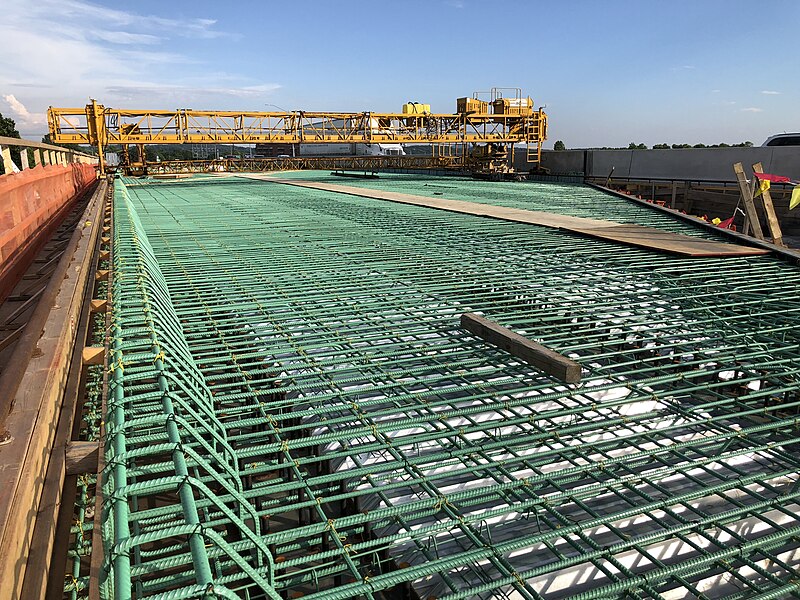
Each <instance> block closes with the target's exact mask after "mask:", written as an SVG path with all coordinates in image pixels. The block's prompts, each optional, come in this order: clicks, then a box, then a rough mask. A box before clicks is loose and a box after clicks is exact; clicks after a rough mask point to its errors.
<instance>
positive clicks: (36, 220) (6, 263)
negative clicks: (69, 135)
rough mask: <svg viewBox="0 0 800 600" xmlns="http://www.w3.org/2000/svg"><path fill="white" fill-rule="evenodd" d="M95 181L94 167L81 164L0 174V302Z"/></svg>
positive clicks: (41, 167) (40, 167) (50, 166)
mask: <svg viewBox="0 0 800 600" xmlns="http://www.w3.org/2000/svg"><path fill="white" fill-rule="evenodd" d="M95 180H96V174H95V167H94V165H90V164H81V163H69V164H66V165H49V166H41V165H40V166H37V167H34V168H33V169H25V170H24V171H20V172H19V173H12V174H8V175H0V302H2V301H3V300H4V299H5V298H6V297H7V296H8V294H9V293H10V292H11V290H12V289H13V287H14V286H15V285H16V283H17V281H18V280H19V278H20V277H22V274H23V273H24V271H25V269H27V268H28V266H29V265H30V262H31V261H32V260H33V259H34V257H35V254H36V252H38V250H39V248H41V246H42V245H43V244H44V242H46V241H47V238H48V237H49V236H50V235H51V234H52V232H53V230H54V228H55V227H56V226H57V225H58V223H59V221H60V219H61V218H62V217H63V216H64V215H65V214H66V211H67V210H69V208H70V207H71V206H72V204H73V203H74V201H75V200H76V199H77V198H78V196H79V195H80V194H81V193H82V192H83V191H84V190H86V189H87V188H88V187H89V186H90V185H91V184H92V183H94V181H95Z"/></svg>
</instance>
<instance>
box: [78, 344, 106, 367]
mask: <svg viewBox="0 0 800 600" xmlns="http://www.w3.org/2000/svg"><path fill="white" fill-rule="evenodd" d="M105 353H106V349H105V348H104V347H103V346H86V347H85V348H84V349H83V353H82V356H81V359H82V360H83V364H84V365H102V364H103V362H105V358H106V356H105Z"/></svg>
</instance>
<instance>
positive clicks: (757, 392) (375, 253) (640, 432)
mask: <svg viewBox="0 0 800 600" xmlns="http://www.w3.org/2000/svg"><path fill="white" fill-rule="evenodd" d="M393 180H394V181H396V188H401V187H402V186H403V185H407V186H411V185H412V184H414V185H421V184H422V183H421V182H424V181H426V180H424V179H420V178H413V177H406V178H402V177H396V178H394V179H393ZM140 183H141V182H140ZM384 185H386V186H387V188H391V187H392V184H391V182H389V183H385V184H384ZM447 185H452V186H456V188H458V186H464V187H465V188H466V187H467V186H469V188H468V189H469V193H470V194H471V195H473V196H477V195H479V193H480V192H479V190H480V189H486V190H491V189H494V188H492V187H491V185H492V184H482V186H483V187H474V186H475V184H474V183H473V182H464V181H460V180H457V179H452V180H448V182H447ZM520 186H521V187H520V189H524V190H525V193H526V194H529V195H530V196H531V201H535V200H537V199H538V200H539V203H540V204H542V203H543V201H542V200H541V199H542V198H546V197H547V194H548V193H550V191H549V190H551V188H549V187H548V184H520ZM560 187H562V188H571V189H572V190H573V191H574V194H575V198H576V199H575V206H578V205H580V204H581V202H583V201H584V200H582V199H581V198H587V197H591V198H592V200H591V201H592V202H594V201H595V197H594V195H595V193H596V192H595V191H594V190H592V191H591V194H589V195H587V189H586V188H582V187H580V186H560ZM401 191H402V190H401ZM456 191H458V189H456ZM559 194H562V195H563V191H560V192H559ZM486 201H491V199H487V200H486ZM114 204H115V209H114V251H113V262H114V268H113V288H112V291H113V300H114V302H113V330H112V332H111V335H112V353H111V356H110V363H111V364H110V365H109V368H110V369H111V370H112V372H111V381H112V383H111V389H110V397H109V399H108V402H107V412H106V415H105V422H106V427H107V441H106V447H105V460H106V464H107V465H108V467H107V469H106V472H105V478H104V484H103V489H104V495H105V511H104V525H103V537H104V540H105V544H104V545H105V552H106V558H105V575H104V579H103V581H102V582H101V592H102V595H103V597H106V598H111V597H115V598H129V597H135V598H161V599H166V598H195V597H213V596H217V597H230V598H237V597H238V598H252V599H255V598H286V597H288V598H292V597H299V596H300V595H303V597H304V598H312V599H320V600H321V599H326V600H328V599H337V598H342V599H343V598H413V597H419V598H439V599H441V598H448V599H455V598H515V599H516V598H531V599H532V598H536V599H540V598H546V599H548V600H550V599H559V598H579V599H589V598H623V597H624V598H664V599H669V598H679V597H680V598H684V597H694V598H697V597H699V598H730V599H739V598H741V599H744V598H763V599H766V598H782V597H786V596H790V595H797V593H798V589H800V583H798V568H797V567H798V553H800V537H798V536H800V517H798V513H799V512H800V504H799V503H798V496H800V487H798V481H800V480H799V479H798V467H799V466H800V464H799V463H800V461H799V460H798V455H797V448H798V446H797V442H798V441H799V440H800V434H798V429H797V424H798V414H797V413H798V406H800V396H799V395H798V390H800V381H798V372H799V371H800V360H798V355H799V354H800V351H799V350H800V334H799V333H798V327H797V325H796V324H797V317H798V315H800V299H799V298H798V294H797V289H798V285H799V284H800V269H799V268H798V267H796V266H792V265H789V264H787V263H786V262H782V261H781V260H779V259H778V258H774V257H769V256H760V257H746V258H728V259H724V260H720V259H705V258H700V259H697V258H694V259H682V258H676V257H673V256H666V255H662V254H655V253H652V252H649V251H647V250H640V249H636V248H632V247H622V246H618V245H616V244H612V243H607V242H603V241H601V240H597V239H587V238H582V237H578V236H576V235H573V234H569V233H566V232H562V231H558V230H552V229H547V228H544V227H538V226H532V225H523V224H517V223H511V222H504V221H496V220H489V219H483V218H480V217H475V216H471V215H461V214H455V213H446V212H443V211H436V210H431V209H427V208H422V207H416V206H409V205H402V204H395V203H376V202H375V201H371V200H368V199H364V198H359V197H355V196H345V195H342V194H335V193H330V192H323V191H318V190H309V189H302V188H296V187H289V186H278V185H265V184H263V183H260V182H253V181H245V180H242V179H236V178H228V179H220V180H210V179H205V180H200V181H193V180H187V181H181V182H170V183H164V182H159V183H152V184H147V183H146V182H145V184H144V185H138V186H136V187H131V188H129V189H126V187H125V185H124V182H122V181H117V182H116V184H115V200H114ZM605 205H606V207H607V209H608V211H609V212H613V213H614V214H616V215H622V216H623V217H626V216H627V217H628V218H631V219H634V218H638V217H636V215H635V214H634V213H636V214H637V215H638V214H642V213H641V212H640V211H641V210H642V208H641V207H638V206H632V205H630V204H626V203H625V201H624V200H621V199H617V198H614V197H611V196H608V197H607V198H606V199H605ZM595 210H596V211H597V212H598V213H599V214H597V215H596V216H597V217H598V218H603V212H602V210H603V206H602V203H601V204H598V205H597V208H596V209H595ZM645 212H646V211H645ZM616 220H620V219H619V218H617V219H616ZM656 220H657V221H658V222H657V223H656V224H655V225H653V224H652V223H648V224H651V225H653V226H658V227H662V226H663V227H665V228H673V229H675V230H680V231H681V232H685V231H687V230H688V229H691V228H690V227H689V226H687V225H685V224H675V223H673V222H671V221H669V220H668V219H665V217H664V216H662V215H659V216H658V217H657V218H656ZM620 222H624V221H622V220H620ZM698 235H699V236H700V237H706V236H708V235H709V234H707V233H706V232H702V233H700V234H698ZM468 311H469V312H479V313H483V314H485V315H486V316H487V317H488V318H491V319H492V320H495V321H497V322H499V323H501V324H503V325H504V326H507V327H510V328H512V329H513V330H514V331H517V332H518V333H520V334H523V335H525V336H527V337H530V338H532V339H535V340H537V341H539V342H541V343H542V344H545V345H547V346H548V347H550V348H553V349H555V350H557V351H558V352H560V353H562V354H564V355H567V356H570V357H571V358H573V359H574V360H577V361H578V362H579V363H580V364H581V365H582V367H583V370H584V371H583V382H582V383H581V384H579V385H575V386H565V385H562V384H561V383H559V382H558V381H556V380H554V379H551V378H549V377H548V376H546V375H544V374H543V373H541V372H539V371H537V370H536V369H534V368H533V367H531V366H530V365H528V364H524V363H520V362H518V361H516V360H515V359H513V357H511V356H509V355H507V354H505V353H504V352H502V351H501V350H499V349H496V348H494V347H492V346H489V345H487V344H485V343H483V342H482V341H481V340H479V339H478V338H476V337H474V336H472V335H471V334H469V333H468V332H466V331H465V330H463V329H461V328H460V326H459V317H460V315H461V314H462V313H464V312H468Z"/></svg>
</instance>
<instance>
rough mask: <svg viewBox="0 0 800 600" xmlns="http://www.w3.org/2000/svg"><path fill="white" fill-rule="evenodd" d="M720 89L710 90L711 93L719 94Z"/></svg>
mask: <svg viewBox="0 0 800 600" xmlns="http://www.w3.org/2000/svg"><path fill="white" fill-rule="evenodd" d="M721 91H722V90H711V93H712V94H719V93H720V92H721Z"/></svg>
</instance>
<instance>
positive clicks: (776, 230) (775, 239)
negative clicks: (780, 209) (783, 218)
mask: <svg viewBox="0 0 800 600" xmlns="http://www.w3.org/2000/svg"><path fill="white" fill-rule="evenodd" d="M753 172H754V173H763V172H764V168H763V167H762V166H761V163H760V162H757V163H756V164H754V165H753ZM761 199H762V201H763V202H764V212H765V213H766V215H767V227H769V233H770V235H771V236H772V243H773V244H777V245H778V246H785V245H786V244H784V243H783V232H782V231H781V224H780V223H779V222H778V215H776V214H775V206H774V205H773V204H772V195H771V194H770V193H769V190H765V191H764V192H762V193H761Z"/></svg>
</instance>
